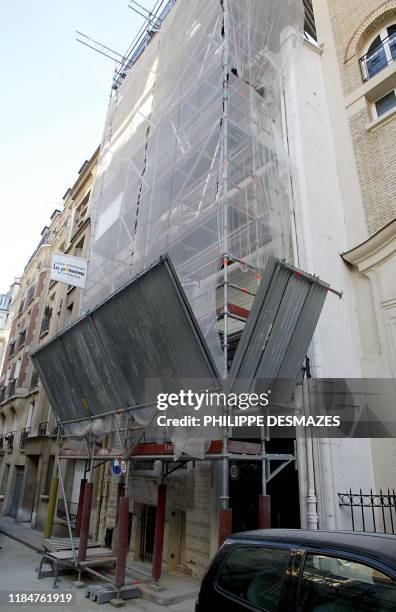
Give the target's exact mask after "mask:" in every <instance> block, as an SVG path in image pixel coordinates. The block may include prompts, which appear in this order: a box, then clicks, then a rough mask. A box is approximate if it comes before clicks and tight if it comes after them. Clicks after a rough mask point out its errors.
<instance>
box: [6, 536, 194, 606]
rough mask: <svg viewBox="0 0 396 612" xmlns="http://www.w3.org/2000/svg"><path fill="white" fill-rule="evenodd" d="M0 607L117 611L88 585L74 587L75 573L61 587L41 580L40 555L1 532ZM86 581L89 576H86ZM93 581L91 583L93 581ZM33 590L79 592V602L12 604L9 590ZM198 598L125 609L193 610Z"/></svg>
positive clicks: (139, 602) (139, 601)
mask: <svg viewBox="0 0 396 612" xmlns="http://www.w3.org/2000/svg"><path fill="white" fill-rule="evenodd" d="M0 546H1V549H0V609H1V611H2V612H9V611H12V610H16V609H17V610H18V611H22V610H23V611H27V610H32V609H33V610H34V609H35V608H36V609H37V608H40V611H46V610H54V608H56V610H57V611H58V612H67V611H69V612H70V610H82V611H86V612H88V611H96V612H97V611H98V610H99V609H100V610H104V611H105V610H114V608H113V606H111V605H110V604H102V605H101V606H100V607H99V606H98V604H97V603H95V602H92V601H91V600H89V599H87V598H86V597H85V593H86V590H87V589H86V588H81V589H74V587H73V581H74V580H76V575H75V573H71V574H70V575H62V576H61V577H60V582H59V588H58V589H56V590H53V589H52V578H43V579H41V580H37V578H36V572H35V568H36V567H37V566H38V564H39V561H40V556H39V554H38V553H37V552H35V551H33V550H32V549H30V548H28V547H27V546H24V545H23V544H20V543H19V542H16V541H15V540H12V539H11V538H8V537H7V536H5V535H3V534H1V533H0ZM84 580H86V578H85V577H84ZM90 584H91V582H90ZM26 591H31V592H33V593H37V592H39V593H43V592H52V593H66V592H69V593H70V592H75V593H76V598H77V599H76V602H75V603H74V604H73V605H66V604H52V605H43V604H42V603H37V604H27V605H23V604H9V603H6V602H7V601H8V593H9V592H14V593H18V592H26ZM194 604H195V598H194V599H190V600H188V601H182V602H180V603H178V604H174V605H171V606H159V605H157V604H155V603H153V602H151V601H146V600H143V599H131V600H129V601H126V602H125V606H124V607H123V609H124V610H134V611H136V612H164V611H165V610H173V611H174V612H193V610H194Z"/></svg>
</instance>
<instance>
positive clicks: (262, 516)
mask: <svg viewBox="0 0 396 612" xmlns="http://www.w3.org/2000/svg"><path fill="white" fill-rule="evenodd" d="M265 442H266V433H265V430H264V427H263V428H262V430H261V495H259V511H258V523H259V524H258V527H259V529H269V528H270V527H271V496H270V495H267V479H268V476H269V474H268V472H269V461H268V459H267V454H266V448H265Z"/></svg>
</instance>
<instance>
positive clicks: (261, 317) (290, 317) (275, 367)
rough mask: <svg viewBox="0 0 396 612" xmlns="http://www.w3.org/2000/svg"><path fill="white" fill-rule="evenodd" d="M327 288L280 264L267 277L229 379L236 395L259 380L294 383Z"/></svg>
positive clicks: (267, 271) (270, 267) (275, 262)
mask: <svg viewBox="0 0 396 612" xmlns="http://www.w3.org/2000/svg"><path fill="white" fill-rule="evenodd" d="M327 290H328V285H327V284H326V283H324V282H322V281H321V280H319V279H318V278H316V277H313V276H310V275H308V274H305V273H303V272H301V271H300V270H297V269H296V268H294V267H292V266H289V265H287V264H284V263H282V262H280V261H278V260H275V259H273V260H271V261H270V262H269V263H268V265H267V267H266V269H265V271H264V274H263V279H262V281H261V283H260V286H259V288H258V291H257V294H256V298H255V300H254V303H253V307H252V310H251V312H250V316H249V319H248V322H247V324H246V327H245V329H244V331H243V334H242V337H241V340H240V342H239V345H238V348H237V350H236V353H235V357H234V360H233V363H232V367H231V370H230V376H229V389H230V390H231V391H233V392H234V393H241V392H252V391H254V389H255V388H256V383H257V381H259V380H260V379H261V380H263V381H265V382H266V384H268V385H269V386H271V384H272V382H273V381H274V380H275V379H288V380H295V379H296V378H297V376H298V373H299V370H300V369H301V366H302V364H303V361H304V357H305V355H306V352H307V349H308V346H309V343H310V341H311V339H312V336H313V333H314V331H315V327H316V324H317V322H318V319H319V316H320V313H321V310H322V307H323V304H324V301H325V298H326V294H327Z"/></svg>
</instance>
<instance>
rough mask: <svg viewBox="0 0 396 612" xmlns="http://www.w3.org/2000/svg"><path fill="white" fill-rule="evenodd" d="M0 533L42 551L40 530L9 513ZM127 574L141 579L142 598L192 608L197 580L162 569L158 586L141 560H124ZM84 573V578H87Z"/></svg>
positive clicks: (1, 520)
mask: <svg viewBox="0 0 396 612" xmlns="http://www.w3.org/2000/svg"><path fill="white" fill-rule="evenodd" d="M0 533H3V534H4V535H6V536H8V537H9V538H12V539H13V540H16V541H17V542H19V543H20V544H23V545H24V546H27V547H28V548H30V549H31V550H34V551H36V552H39V553H42V552H43V547H42V544H41V540H42V537H43V534H42V533H41V531H38V530H36V529H31V528H30V527H28V526H27V525H24V524H23V523H17V522H16V521H15V519H13V518H11V517H10V516H0ZM127 576H128V577H129V578H131V579H132V578H133V579H137V578H139V579H142V584H141V585H139V588H140V589H141V591H142V592H143V599H145V600H146V601H149V602H152V603H153V605H154V606H155V608H154V607H153V608H152V609H153V610H154V609H156V606H162V607H163V606H166V607H168V606H171V607H172V608H171V609H173V610H176V609H177V610H181V611H183V612H187V611H188V610H189V609H191V610H193V607H192V606H193V602H194V601H195V598H196V595H197V594H198V591H199V583H198V582H197V581H196V580H193V579H192V578H189V577H188V576H179V575H176V574H167V573H164V574H163V576H162V578H161V586H160V588H156V587H155V586H154V584H153V583H149V582H148V583H145V578H150V569H149V568H148V567H147V565H145V564H143V563H128V569H127ZM89 580H90V579H89V577H88V576H85V577H84V581H86V582H87V586H88V582H89Z"/></svg>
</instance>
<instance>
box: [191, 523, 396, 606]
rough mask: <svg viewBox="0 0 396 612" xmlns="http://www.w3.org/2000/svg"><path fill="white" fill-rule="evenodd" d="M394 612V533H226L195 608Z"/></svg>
mask: <svg viewBox="0 0 396 612" xmlns="http://www.w3.org/2000/svg"><path fill="white" fill-rule="evenodd" d="M246 610H252V611H257V610H266V611H269V612H289V611H290V612H351V611H352V612H353V611H355V610H359V611H364V612H382V611H387V612H388V611H394V612H396V536H394V535H384V534H373V533H357V532H351V531H311V530H305V529H262V530H258V531H248V532H245V533H238V534H235V535H232V536H231V537H229V538H228V539H227V540H226V542H225V543H224V544H223V546H222V547H221V548H220V550H219V551H218V552H217V554H216V555H215V557H214V558H213V560H212V562H211V564H210V566H209V568H208V569H207V571H206V574H205V576H204V578H203V580H202V584H201V589H200V593H199V596H198V599H197V603H196V612H244V611H246Z"/></svg>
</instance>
